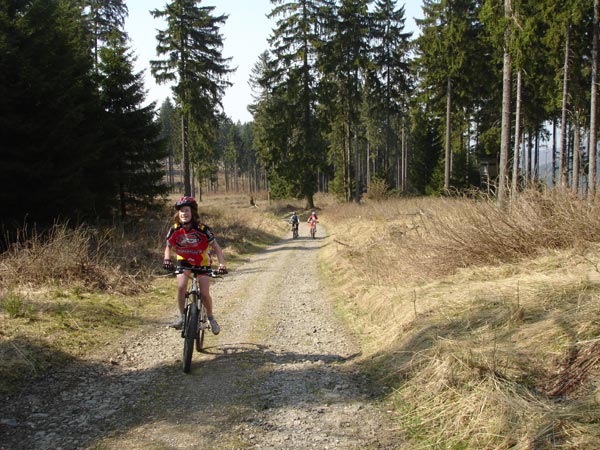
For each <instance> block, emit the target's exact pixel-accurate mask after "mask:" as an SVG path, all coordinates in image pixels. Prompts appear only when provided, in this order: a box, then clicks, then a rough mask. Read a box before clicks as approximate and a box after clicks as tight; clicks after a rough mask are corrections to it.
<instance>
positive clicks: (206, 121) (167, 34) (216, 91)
mask: <svg viewBox="0 0 600 450" xmlns="http://www.w3.org/2000/svg"><path fill="white" fill-rule="evenodd" d="M200 3H201V1H198V0H172V1H170V2H168V3H167V4H166V5H165V6H164V9H162V10H158V9H157V10H153V11H152V15H153V16H154V17H164V18H165V19H166V22H167V27H166V29H164V30H160V31H159V32H158V34H157V40H158V45H157V47H156V50H157V53H158V55H159V56H164V59H159V60H154V61H151V62H150V65H151V71H152V74H153V75H154V77H155V78H156V80H157V82H158V83H167V82H173V83H174V86H173V88H172V89H173V93H174V95H175V101H176V103H177V105H178V107H179V108H180V109H181V133H182V136H181V145H182V157H183V171H184V193H185V194H186V195H191V193H192V185H191V178H190V147H191V144H192V143H194V144H195V145H196V148H195V151H194V155H193V160H194V161H196V163H198V162H200V161H202V160H203V159H204V158H207V153H208V151H209V146H210V144H211V143H212V141H213V140H214V139H215V137H216V136H215V129H216V123H217V110H218V108H219V107H220V105H221V99H222V97H223V95H224V91H225V88H226V87H227V86H230V85H231V83H230V82H229V81H227V80H226V77H227V75H228V74H229V73H231V72H232V70H231V69H230V68H229V67H228V63H229V60H230V59H231V58H224V57H223V56H222V53H221V50H222V48H223V37H222V35H221V34H220V32H219V27H220V25H222V24H223V23H225V20H226V19H227V16H226V15H220V16H213V15H212V13H213V11H214V9H215V7H214V6H204V7H203V6H199V5H200ZM192 134H194V135H195V136H192Z"/></svg>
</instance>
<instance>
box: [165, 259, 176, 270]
mask: <svg viewBox="0 0 600 450" xmlns="http://www.w3.org/2000/svg"><path fill="white" fill-rule="evenodd" d="M163 269H165V270H168V271H169V272H172V271H173V269H174V267H173V261H171V260H170V259H165V260H163Z"/></svg>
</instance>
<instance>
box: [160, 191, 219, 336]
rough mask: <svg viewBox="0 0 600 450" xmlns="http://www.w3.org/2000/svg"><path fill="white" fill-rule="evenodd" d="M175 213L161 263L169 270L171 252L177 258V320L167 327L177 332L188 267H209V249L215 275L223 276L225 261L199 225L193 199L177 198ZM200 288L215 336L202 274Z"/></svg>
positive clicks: (206, 230) (206, 279)
mask: <svg viewBox="0 0 600 450" xmlns="http://www.w3.org/2000/svg"><path fill="white" fill-rule="evenodd" d="M175 209H177V212H176V213H175V216H174V217H173V222H174V225H173V226H172V227H171V228H170V229H169V232H168V233H167V245H166V247H165V254H164V260H163V267H164V268H165V270H173V268H174V267H173V261H171V250H174V251H175V253H176V255H177V269H178V270H177V272H178V273H177V305H178V307H179V313H180V317H179V318H178V319H177V320H176V321H175V322H174V323H173V324H171V327H173V328H175V329H177V330H179V329H181V327H182V326H183V321H184V320H185V315H184V312H183V308H184V306H185V291H186V290H187V285H188V280H189V278H190V275H191V271H190V270H186V268H191V267H210V265H211V263H212V258H211V255H210V253H209V252H210V249H211V248H212V250H214V252H215V254H216V255H217V258H218V259H219V272H221V273H225V272H227V269H226V268H225V258H224V256H223V251H222V250H221V247H220V246H219V244H218V243H217V241H216V239H215V235H214V234H213V232H212V231H211V229H210V228H209V227H208V226H206V225H204V224H203V223H200V216H199V215H198V203H196V200H194V198H193V197H187V196H184V197H181V198H180V199H179V200H178V201H177V203H175ZM198 284H199V285H200V295H201V296H202V303H204V306H205V307H206V312H207V314H208V320H209V321H210V326H211V329H212V332H213V333H214V334H219V331H220V327H219V324H218V323H217V321H216V320H215V317H214V316H213V310H212V299H211V297H210V279H209V277H208V276H206V275H201V276H199V277H198Z"/></svg>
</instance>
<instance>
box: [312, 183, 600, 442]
mask: <svg viewBox="0 0 600 450" xmlns="http://www.w3.org/2000/svg"><path fill="white" fill-rule="evenodd" d="M320 218H321V221H322V222H323V223H324V224H326V226H327V229H328V232H329V233H330V234H331V235H332V236H331V243H330V245H327V246H326V247H325V252H324V254H325V255H324V259H323V264H324V268H325V272H326V273H327V278H328V279H329V280H331V281H330V284H331V287H332V288H333V290H334V291H335V293H336V297H337V298H338V299H339V306H340V308H341V310H342V311H343V313H344V316H345V318H346V319H347V320H348V321H349V322H350V323H352V324H353V327H354V328H355V330H356V331H357V333H358V334H359V336H360V340H361V342H362V343H363V358H362V364H364V367H365V370H368V371H370V372H371V373H372V375H373V376H374V377H375V379H376V380H378V381H379V382H380V383H381V384H383V385H385V386H387V387H389V388H390V392H391V393H390V395H389V400H390V402H391V403H392V404H393V405H394V410H395V413H396V415H397V419H398V427H399V428H400V429H401V430H405V432H406V439H407V444H406V445H407V448H411V449H418V448H448V449H460V448H465V449H475V448H477V449H479V448H520V449H532V448H578V449H596V448H600V398H599V397H598V389H597V383H598V382H599V381H600V376H599V375H600V351H599V350H600V208H599V207H598V205H597V204H589V203H587V202H584V201H581V200H579V199H577V198H575V197H572V196H571V195H569V194H560V193H558V192H557V191H554V192H552V193H539V192H525V193H523V194H521V195H519V196H517V197H515V198H514V200H513V202H512V204H511V205H510V210H509V211H508V213H507V214H504V213H502V212H500V211H499V210H498V209H497V208H496V206H495V203H494V201H493V199H489V200H488V199H486V198H477V199H473V198H437V199H436V198H415V199H401V200H385V201H366V202H364V203H363V204H361V205H337V206H335V205H330V206H329V207H328V208H327V209H326V210H325V211H323V213H322V214H321V216H320Z"/></svg>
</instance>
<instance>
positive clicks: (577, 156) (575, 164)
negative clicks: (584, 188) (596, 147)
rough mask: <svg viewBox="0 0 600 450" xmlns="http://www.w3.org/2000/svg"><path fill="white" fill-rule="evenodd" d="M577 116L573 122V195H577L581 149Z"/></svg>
mask: <svg viewBox="0 0 600 450" xmlns="http://www.w3.org/2000/svg"><path fill="white" fill-rule="evenodd" d="M578 116H579V114H578V115H577V118H576V120H575V123H574V126H573V184H572V186H571V191H573V193H574V194H575V195H577V194H578V193H579V161H580V153H579V152H580V147H581V135H580V127H579V117H578Z"/></svg>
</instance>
